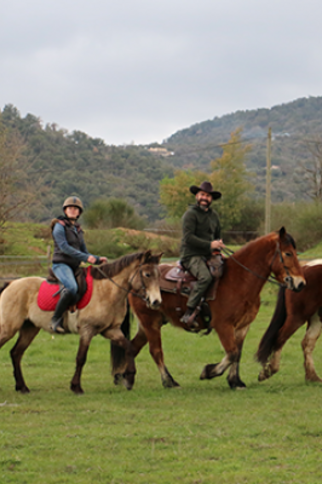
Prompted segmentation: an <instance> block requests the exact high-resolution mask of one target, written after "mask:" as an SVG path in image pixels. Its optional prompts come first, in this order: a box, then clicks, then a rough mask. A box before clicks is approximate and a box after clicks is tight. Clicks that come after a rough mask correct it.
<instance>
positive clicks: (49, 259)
mask: <svg viewBox="0 0 322 484" xmlns="http://www.w3.org/2000/svg"><path fill="white" fill-rule="evenodd" d="M50 266H51V247H50V245H47V267H48V269H49V267H50Z"/></svg>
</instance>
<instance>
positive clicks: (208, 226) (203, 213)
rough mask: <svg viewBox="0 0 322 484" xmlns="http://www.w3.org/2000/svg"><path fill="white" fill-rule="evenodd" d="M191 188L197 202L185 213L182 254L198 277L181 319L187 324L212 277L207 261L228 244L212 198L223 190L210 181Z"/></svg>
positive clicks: (184, 261) (190, 270) (184, 262)
mask: <svg viewBox="0 0 322 484" xmlns="http://www.w3.org/2000/svg"><path fill="white" fill-rule="evenodd" d="M190 191H191V193H193V194H194V195H195V197H196V204H195V205H193V206H192V207H190V208H189V209H188V210H187V211H186V212H185V214H184V215H183V224H182V243H181V254H180V260H181V263H182V265H183V267H184V268H185V269H186V270H188V271H189V272H190V273H191V274H192V275H193V276H195V277H196V278H197V281H196V284H195V285H194V287H193V289H192V290H191V293H190V295H189V298H188V301H187V309H186V312H185V314H184V315H183V316H182V318H181V322H183V323H185V324H187V325H188V326H190V325H191V324H192V323H193V319H194V317H195V315H196V313H195V309H196V307H197V306H198V304H199V303H200V300H201V298H202V297H203V296H204V294H205V292H206V290H207V289H208V287H209V285H210V284H211V282H212V280H213V279H212V276H211V274H210V271H209V269H208V266H207V264H206V261H207V260H208V259H210V257H211V255H212V253H213V252H214V251H220V249H222V248H224V247H225V245H224V243H223V241H222V240H221V235H220V232H221V227H220V222H219V218H218V215H217V213H216V212H215V211H214V210H213V209H212V208H211V207H210V205H211V203H212V201H213V200H218V199H219V198H220V197H221V193H220V192H217V191H214V190H213V187H212V184H211V183H210V182H208V181H204V182H203V183H202V184H201V185H200V186H199V187H198V186H196V185H193V186H191V187H190Z"/></svg>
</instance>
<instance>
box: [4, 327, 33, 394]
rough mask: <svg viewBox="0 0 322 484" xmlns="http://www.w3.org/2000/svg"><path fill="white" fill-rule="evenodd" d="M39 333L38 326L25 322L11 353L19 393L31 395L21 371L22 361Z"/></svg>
mask: <svg viewBox="0 0 322 484" xmlns="http://www.w3.org/2000/svg"><path fill="white" fill-rule="evenodd" d="M39 331H40V328H36V326H34V325H33V324H32V323H31V322H30V321H25V323H24V324H23V326H22V327H21V329H20V331H19V337H18V339H17V342H16V344H15V345H14V347H13V348H12V350H11V351H10V356H11V360H12V365H13V374H14V377H15V380H16V390H17V392H21V393H29V388H28V387H27V385H26V383H25V381H24V378H23V375H22V371H21V359H22V357H23V354H24V352H25V351H26V349H27V348H28V346H29V345H30V343H31V342H32V341H33V339H34V338H35V337H36V336H37V334H38V333H39Z"/></svg>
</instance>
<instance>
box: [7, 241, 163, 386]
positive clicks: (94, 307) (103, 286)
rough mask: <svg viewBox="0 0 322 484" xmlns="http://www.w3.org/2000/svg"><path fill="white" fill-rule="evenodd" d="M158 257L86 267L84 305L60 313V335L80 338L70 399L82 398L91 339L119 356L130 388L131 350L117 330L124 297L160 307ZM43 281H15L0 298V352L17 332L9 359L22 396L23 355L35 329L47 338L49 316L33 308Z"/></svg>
mask: <svg viewBox="0 0 322 484" xmlns="http://www.w3.org/2000/svg"><path fill="white" fill-rule="evenodd" d="M161 255H162V254H159V255H152V253H151V251H150V250H148V251H144V252H138V253H135V254H129V255H125V256H124V257H121V258H120V259H118V260H116V261H114V262H112V263H105V264H102V265H100V266H98V267H91V274H92V276H93V290H92V297H91V299H90V301H89V303H88V305H87V306H85V307H84V308H83V309H80V310H77V311H76V312H75V313H70V312H66V313H65V317H64V328H65V331H66V332H69V333H74V334H79V336H80V340H79V348H78V353H77V357H76V371H75V374H74V376H73V378H72V380H71V384H70V388H71V390H72V391H73V392H74V393H76V394H81V393H83V389H82V387H81V373H82V369H83V366H84V364H85V362H86V356H87V351H88V348H89V345H90V342H91V340H92V338H93V337H94V336H96V335H97V334H101V335H102V336H104V337H105V338H109V339H110V340H111V341H113V343H115V344H116V345H119V346H120V347H122V348H123V349H124V350H125V357H126V365H125V366H126V369H125V372H124V379H125V382H126V385H128V386H129V387H132V385H133V382H134V376H135V372H136V370H135V361H134V357H133V355H132V352H131V344H130V342H129V340H128V339H127V338H126V337H125V336H124V334H123V331H121V329H120V326H121V324H122V322H123V320H124V317H125V315H126V311H127V296H128V294H132V295H133V297H138V299H140V300H141V301H142V302H143V305H144V306H147V307H150V308H157V307H158V306H159V305H160V303H161V293H160V286H159V262H160V258H161ZM44 280H45V279H43V278H41V277H24V278H21V279H17V280H15V281H13V282H11V283H9V284H8V285H7V286H6V287H5V288H3V291H2V293H1V296H0V348H1V347H2V346H3V345H4V344H5V343H6V342H7V341H9V340H10V339H11V338H13V336H14V335H15V334H16V333H17V332H19V337H18V339H17V342H16V344H15V345H14V347H13V348H12V350H11V351H10V355H11V359H12V364H13V369H14V378H15V382H16V390H17V391H20V392H22V393H28V392H29V388H28V387H27V385H26V383H25V381H24V378H23V375H22V370H21V365H20V363H21V359H22V356H23V354H24V352H25V350H26V349H27V348H28V346H29V345H30V343H31V342H32V341H33V339H34V338H35V336H36V335H37V334H38V332H39V331H40V329H44V330H45V331H48V332H49V333H52V332H53V331H52V329H51V318H52V316H53V311H43V310H41V309H40V308H39V306H38V303H37V296H38V292H39V289H40V286H41V284H42V282H43V281H44ZM62 337H63V336H62Z"/></svg>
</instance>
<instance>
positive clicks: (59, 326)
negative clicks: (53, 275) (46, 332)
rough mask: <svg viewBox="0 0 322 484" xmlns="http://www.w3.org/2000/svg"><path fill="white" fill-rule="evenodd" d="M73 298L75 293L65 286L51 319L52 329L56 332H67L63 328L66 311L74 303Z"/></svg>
mask: <svg viewBox="0 0 322 484" xmlns="http://www.w3.org/2000/svg"><path fill="white" fill-rule="evenodd" d="M73 300H74V295H73V294H72V293H71V292H70V291H69V290H68V289H66V288H64V289H63V290H62V291H61V293H60V298H59V301H58V303H57V306H56V309H55V312H54V315H53V317H52V320H51V329H52V330H53V331H54V332H55V333H60V334H64V333H65V330H64V328H63V321H64V312H65V311H66V310H67V309H68V308H69V306H70V305H71V304H72V303H73Z"/></svg>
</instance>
